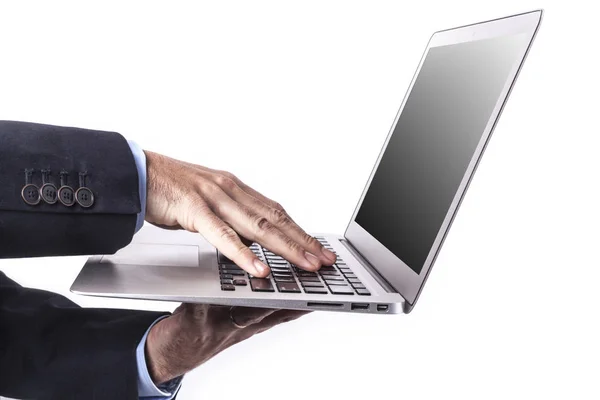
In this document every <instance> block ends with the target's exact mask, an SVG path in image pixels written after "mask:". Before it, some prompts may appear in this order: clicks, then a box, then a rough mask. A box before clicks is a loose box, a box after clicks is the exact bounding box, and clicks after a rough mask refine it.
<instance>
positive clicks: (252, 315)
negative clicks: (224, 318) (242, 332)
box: [228, 307, 279, 328]
mask: <svg viewBox="0 0 600 400" xmlns="http://www.w3.org/2000/svg"><path fill="white" fill-rule="evenodd" d="M277 311H279V310H277V309H273V308H257V307H230V308H229V311H228V313H229V316H228V318H229V319H230V321H229V322H232V323H235V324H237V325H239V326H242V327H244V328H249V327H251V326H252V325H255V324H258V323H260V322H261V321H262V320H264V319H265V318H267V317H269V316H270V315H272V314H273V313H275V312H277ZM233 326H235V325H233Z"/></svg>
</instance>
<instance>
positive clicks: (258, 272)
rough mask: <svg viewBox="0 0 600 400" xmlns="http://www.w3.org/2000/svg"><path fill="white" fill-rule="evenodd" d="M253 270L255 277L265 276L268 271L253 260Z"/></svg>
mask: <svg viewBox="0 0 600 400" xmlns="http://www.w3.org/2000/svg"><path fill="white" fill-rule="evenodd" d="M254 269H255V270H256V274H255V275H256V276H261V277H262V276H266V275H267V274H268V271H269V267H267V266H266V265H265V264H263V263H262V262H260V260H254Z"/></svg>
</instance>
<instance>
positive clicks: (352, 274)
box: [342, 271, 356, 279]
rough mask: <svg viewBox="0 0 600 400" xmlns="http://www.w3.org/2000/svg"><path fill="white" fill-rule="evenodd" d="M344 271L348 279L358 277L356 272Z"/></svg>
mask: <svg viewBox="0 0 600 400" xmlns="http://www.w3.org/2000/svg"><path fill="white" fill-rule="evenodd" d="M342 273H343V274H344V276H345V277H346V278H348V279H350V278H356V275H354V272H349V271H348V272H346V271H342Z"/></svg>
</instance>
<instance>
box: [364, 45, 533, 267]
mask: <svg viewBox="0 0 600 400" xmlns="http://www.w3.org/2000/svg"><path fill="white" fill-rule="evenodd" d="M523 36H524V35H522V34H516V35H510V36H500V37H495V38H491V39H483V40H478V41H470V42H464V43H457V44H451V45H445V46H439V47H432V48H430V49H429V52H428V53H427V55H426V57H425V59H424V61H423V65H422V68H421V70H420V73H419V75H418V77H417V78H416V80H415V83H414V86H413V88H412V91H411V92H410V95H409V97H408V98H407V100H406V103H405V106H404V109H403V110H402V113H401V115H400V116H399V118H398V122H397V124H396V127H395V129H394V131H393V134H392V136H391V138H390V139H389V143H388V145H387V148H386V150H385V152H384V153H383V155H382V158H381V161H380V164H379V166H378V168H377V171H376V172H375V174H374V176H373V179H372V181H371V185H370V186H369V188H368V190H367V192H366V194H365V197H364V199H363V203H362V205H361V207H360V209H359V211H358V213H357V214H356V218H355V221H356V223H357V224H358V225H360V226H361V227H362V228H364V229H365V230H366V231H367V232H369V233H370V234H371V235H372V236H373V237H374V238H375V239H377V240H378V241H379V242H380V243H381V244H382V245H384V246H385V247H387V248H388V249H389V250H390V251H391V252H392V253H393V254H394V255H396V257H398V258H399V259H400V260H402V261H403V262H404V263H405V264H406V265H408V266H409V267H410V268H411V269H412V270H413V271H414V272H416V273H417V274H419V273H420V272H421V270H422V268H423V265H424V263H425V261H426V259H427V257H428V255H429V252H430V250H431V248H432V246H433V244H434V241H435V239H436V237H437V235H438V232H439V231H440V229H441V226H442V224H443V221H444V219H445V217H446V215H447V213H448V211H449V208H450V206H451V203H452V201H453V199H454V197H455V195H456V193H457V190H458V188H459V186H460V184H461V181H462V179H463V177H464V175H465V172H466V170H467V167H468V165H469V163H470V162H471V159H472V158H473V156H474V153H475V151H476V148H477V146H478V144H479V142H480V140H481V138H482V135H483V133H484V131H485V128H486V126H487V124H488V122H489V121H490V117H491V114H492V112H493V111H494V108H495V106H496V104H497V102H498V100H499V98H500V96H501V95H502V91H503V89H504V87H505V85H506V83H507V80H508V79H509V78H510V74H511V71H512V70H513V67H514V66H515V63H518V62H520V61H521V53H522V49H523V43H524V41H526V40H527V38H526V37H523Z"/></svg>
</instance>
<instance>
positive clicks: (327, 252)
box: [322, 247, 337, 262]
mask: <svg viewBox="0 0 600 400" xmlns="http://www.w3.org/2000/svg"><path fill="white" fill-rule="evenodd" d="M322 252H323V255H324V256H325V258H326V259H328V260H329V261H331V262H334V261H335V260H336V258H337V257H336V255H335V253H334V252H333V251H331V250H327V249H326V248H325V247H323V251H322Z"/></svg>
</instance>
